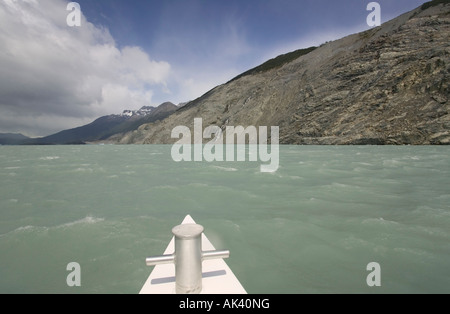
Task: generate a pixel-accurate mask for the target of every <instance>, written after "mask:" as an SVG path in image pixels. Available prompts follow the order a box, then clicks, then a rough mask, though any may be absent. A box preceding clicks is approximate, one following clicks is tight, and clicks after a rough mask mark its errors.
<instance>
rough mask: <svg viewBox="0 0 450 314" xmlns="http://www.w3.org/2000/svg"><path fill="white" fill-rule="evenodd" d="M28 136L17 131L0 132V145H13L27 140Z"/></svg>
mask: <svg viewBox="0 0 450 314" xmlns="http://www.w3.org/2000/svg"><path fill="white" fill-rule="evenodd" d="M27 139H28V137H26V136H25V135H22V134H17V133H0V145H14V144H17V143H20V142H22V141H24V140H27Z"/></svg>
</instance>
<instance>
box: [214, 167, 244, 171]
mask: <svg viewBox="0 0 450 314" xmlns="http://www.w3.org/2000/svg"><path fill="white" fill-rule="evenodd" d="M212 167H213V168H216V169H219V170H223V171H230V172H231V171H233V172H235V171H238V170H237V169H236V168H231V167H230V168H228V167H221V166H212Z"/></svg>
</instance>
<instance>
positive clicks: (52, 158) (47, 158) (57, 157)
mask: <svg viewBox="0 0 450 314" xmlns="http://www.w3.org/2000/svg"><path fill="white" fill-rule="evenodd" d="M59 158H61V157H59V156H47V157H41V158H39V160H56V159H59Z"/></svg>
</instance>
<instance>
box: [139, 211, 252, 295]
mask: <svg viewBox="0 0 450 314" xmlns="http://www.w3.org/2000/svg"><path fill="white" fill-rule="evenodd" d="M185 224H196V222H195V221H194V219H192V217H191V216H189V215H188V216H186V218H185V219H184V220H183V222H182V225H185ZM201 237H202V239H201V242H202V243H201V245H202V250H203V251H215V250H216V249H215V247H214V246H213V245H212V243H211V242H210V241H209V240H208V238H207V237H206V236H205V234H204V233H202V235H201ZM174 252H175V237H173V238H172V240H171V241H170V243H169V245H168V246H167V248H166V250H165V252H164V255H170V254H174ZM175 286H176V285H175V265H174V264H173V263H171V264H162V265H156V266H155V268H154V269H153V271H152V272H151V274H150V276H149V277H148V279H147V281H146V282H145V284H144V286H143V287H142V289H141V291H140V294H175V293H176V291H175V290H176V287H175ZM246 293H247V292H246V291H245V289H244V287H243V286H242V284H241V283H240V282H239V280H238V279H237V278H236V276H235V275H234V273H233V272H232V271H231V269H230V267H228V265H227V263H226V262H225V261H224V260H223V259H222V258H219V259H208V260H204V261H203V262H202V290H201V294H246Z"/></svg>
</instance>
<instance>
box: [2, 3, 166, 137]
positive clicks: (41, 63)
mask: <svg viewBox="0 0 450 314" xmlns="http://www.w3.org/2000/svg"><path fill="white" fill-rule="evenodd" d="M67 3H68V2H67V1H64V0H45V1H39V0H2V1H0V46H1V51H0V69H1V70H0V132H11V131H12V132H18V131H23V132H26V133H28V134H29V135H47V134H50V133H53V132H56V131H59V130H61V129H66V128H70V127H75V126H78V125H81V124H84V123H86V122H89V121H90V120H92V119H93V118H95V117H98V116H100V115H104V114H110V113H115V112H121V111H122V110H123V109H127V108H130V109H133V108H138V107H140V106H143V105H148V104H151V103H152V96H153V89H163V90H165V89H167V80H168V78H169V76H170V73H171V66H170V64H169V63H167V62H164V61H154V60H152V59H151V58H150V56H148V54H147V53H146V52H144V51H143V50H142V49H141V48H139V47H123V48H118V47H117V45H116V43H115V41H114V39H113V38H112V36H111V35H110V33H109V31H108V30H107V29H104V28H101V27H98V26H95V25H93V24H91V23H89V22H88V21H87V20H86V19H85V18H84V16H83V17H82V25H81V27H69V26H68V25H67V23H66V18H67V15H68V14H69V12H68V11H66V6H67Z"/></svg>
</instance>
